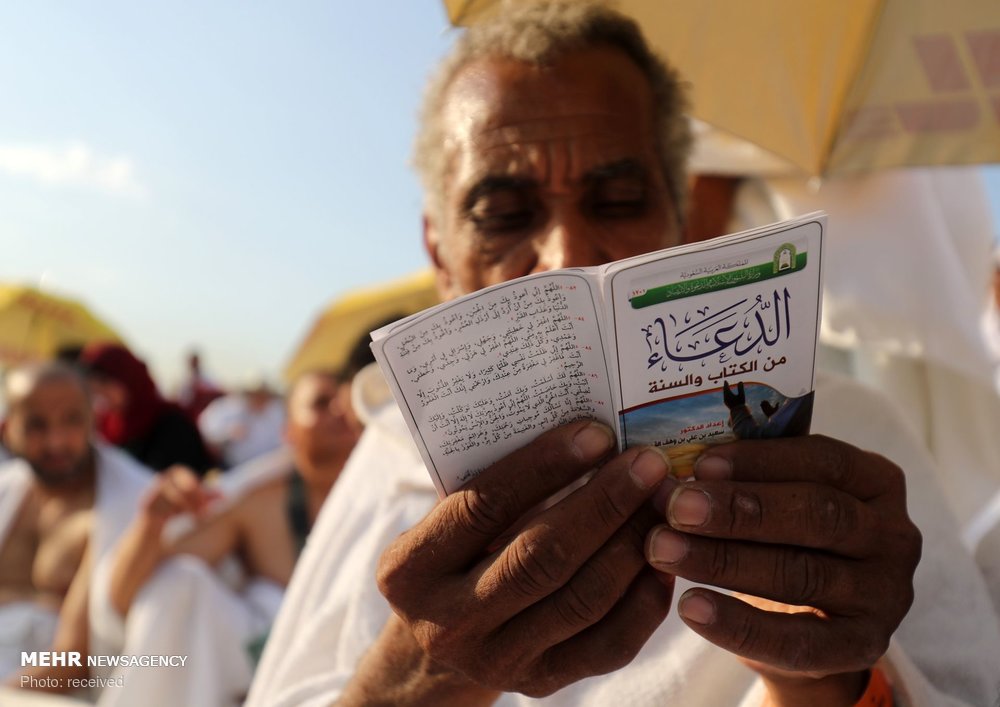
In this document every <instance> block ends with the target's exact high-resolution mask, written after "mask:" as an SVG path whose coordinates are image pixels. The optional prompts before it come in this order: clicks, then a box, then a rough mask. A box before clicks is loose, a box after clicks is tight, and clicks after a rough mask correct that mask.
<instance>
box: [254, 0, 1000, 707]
mask: <svg viewBox="0 0 1000 707" xmlns="http://www.w3.org/2000/svg"><path fill="white" fill-rule="evenodd" d="M682 109H683V99H682V96H681V92H680V89H679V85H678V80H677V78H676V76H674V75H673V74H672V73H671V72H670V71H669V70H666V69H664V68H663V67H662V65H661V64H660V63H659V62H658V61H657V60H656V59H655V58H653V57H652V56H651V55H650V54H649V52H648V50H647V48H646V46H645V43H644V42H643V40H642V38H641V36H640V34H639V32H638V30H637V29H636V27H635V26H634V24H632V23H631V22H629V21H628V20H626V19H624V18H622V17H621V16H619V15H617V14H615V13H613V12H611V11H608V10H605V9H602V8H600V7H597V6H594V5H592V4H590V3H585V2H550V3H544V4H542V5H538V6H519V7H518V9H512V11H511V13H509V14H508V15H506V16H504V17H501V18H498V19H497V20H495V21H493V22H491V23H489V24H486V25H483V26H480V27H477V28H474V29H472V30H470V31H469V32H468V33H467V34H466V35H465V36H464V37H463V38H462V39H461V40H459V43H458V46H457V47H456V49H455V51H454V52H453V53H452V55H451V57H450V58H449V59H448V60H447V61H446V62H445V64H444V67H443V69H442V70H441V73H440V75H439V77H438V80H437V81H436V82H435V84H434V85H433V86H432V88H431V91H430V92H429V94H428V103H427V109H426V112H425V114H424V124H423V128H422V133H421V136H420V138H419V140H418V153H417V162H418V166H419V167H420V168H421V170H422V171H423V176H424V179H425V186H426V188H427V191H428V198H427V210H426V215H425V219H424V233H425V243H426V246H427V250H428V252H429V254H430V257H431V259H432V261H433V263H434V266H435V269H436V271H437V274H438V282H439V286H440V290H441V293H442V295H443V296H446V297H455V296H457V295H460V294H463V293H466V292H470V291H473V290H475V289H477V288H480V287H484V286H487V285H490V284H493V283H497V282H501V281H503V280H506V279H510V278H513V277H517V276H520V275H525V274H528V273H531V272H537V271H544V270H550V269H554V268H563V267H573V266H581V265H593V264H597V263H602V262H607V261H609V260H615V259H618V258H622V257H626V256H630V255H636V254H639V253H643V252H647V251H650V250H653V249H657V248H661V247H664V246H669V245H672V244H675V243H677V242H679V239H680V229H681V224H682V215H683V209H684V199H683V197H684V191H685V190H684V184H685V177H684V168H683V165H684V157H685V153H686V147H687V142H688V137H687V131H686V127H685V121H684V118H683V115H682ZM816 400H817V411H816V415H815V420H814V422H815V427H816V428H817V429H819V430H821V431H824V432H826V433H829V434H832V435H835V436H838V437H841V438H847V439H849V440H850V441H851V442H853V443H854V444H857V445H860V446H863V447H867V448H873V447H877V448H879V449H880V450H881V451H884V452H885V453H887V454H889V455H890V456H891V457H892V458H893V459H894V461H895V462H896V463H898V464H900V465H901V466H903V467H904V468H906V470H907V472H906V476H905V477H904V474H903V472H902V471H901V469H900V467H899V466H897V465H896V464H894V463H893V462H891V461H889V460H888V459H887V458H885V457H882V456H879V455H877V454H873V453H870V452H866V451H862V449H859V448H858V446H852V444H848V443H846V442H843V441H837V440H835V439H832V438H828V437H809V438H799V439H792V440H767V441H752V442H739V443H736V444H731V445H726V446H720V447H716V448H714V449H712V450H711V451H710V452H708V453H707V454H706V455H705V456H703V457H702V458H701V459H700V460H699V461H698V463H697V465H696V469H695V471H696V481H694V482H693V483H691V484H686V485H683V486H678V485H677V484H676V483H674V482H672V481H670V480H669V478H668V473H669V469H668V466H667V463H666V461H665V460H664V458H663V457H662V456H661V455H660V454H659V453H657V452H656V451H655V450H651V449H643V448H633V449H630V450H628V451H626V452H624V453H623V454H620V455H618V454H615V453H614V438H613V433H612V431H611V430H609V429H606V428H604V427H602V426H600V425H598V424H596V423H592V422H588V421H579V422H575V423H571V424H569V425H566V426H564V427H561V428H558V429H556V430H553V431H550V432H548V433H546V434H543V435H542V436H540V437H539V438H538V439H536V440H535V441H534V442H532V443H531V444H529V445H528V446H526V447H524V448H522V449H521V450H518V451H517V452H515V453H513V454H511V455H510V456H508V457H507V458H505V459H503V460H501V461H500V462H498V463H497V464H495V465H494V466H493V467H491V468H489V469H487V470H486V471H485V472H483V473H482V474H481V475H480V476H478V477H477V478H476V479H475V480H474V481H472V482H470V483H469V485H468V486H466V487H465V488H464V489H463V490H462V491H460V492H458V493H455V494H453V495H451V496H449V497H447V498H445V499H443V500H442V501H441V502H440V503H438V504H437V505H436V506H435V505H434V494H433V491H432V488H431V485H430V482H429V480H428V479H427V478H426V472H425V471H424V470H423V469H422V465H421V463H420V460H419V456H418V455H417V454H416V452H415V451H414V450H413V448H412V447H407V446H405V440H406V437H407V432H406V430H405V427H404V426H403V425H402V423H401V421H400V418H399V416H398V413H397V412H396V411H394V410H392V409H391V407H390V409H386V410H384V411H383V412H382V413H381V414H377V415H375V416H374V418H373V422H372V423H371V424H370V425H369V426H368V428H367V431H366V434H365V436H364V437H363V438H362V440H361V442H360V444H359V447H358V449H357V450H356V452H355V455H354V457H352V460H351V462H350V463H349V464H348V468H347V469H346V470H345V472H344V475H343V476H342V478H341V481H340V483H339V484H338V487H337V489H336V490H335V492H334V494H333V495H332V496H331V497H330V498H329V499H328V500H327V504H326V506H325V507H324V509H323V512H322V513H321V516H320V519H319V521H318V524H317V528H316V530H315V531H314V538H315V539H316V541H314V542H313V543H312V544H311V545H310V547H309V548H307V551H306V554H305V556H304V557H303V560H302V565H301V568H300V570H299V571H298V572H297V573H296V577H295V580H294V581H293V583H292V586H291V587H290V590H289V594H288V595H287V597H286V605H285V607H284V608H283V611H282V614H281V615H280V616H279V620H278V623H277V625H276V627H275V631H274V633H273V636H272V642H271V644H270V645H269V647H268V651H267V652H266V653H265V657H264V661H263V664H262V666H261V669H260V671H259V673H258V678H257V682H256V683H255V685H254V687H253V689H252V690H251V695H250V704H253V705H293V704H295V705H298V704H328V703H330V702H331V701H333V700H337V699H339V700H340V704H348V705H353V704H394V705H406V704H412V705H423V704H435V705H446V704H454V705H474V704H490V703H493V702H497V703H498V704H519V703H521V702H528V701H530V698H529V697H521V696H519V695H517V694H514V693H521V694H522V695H526V696H530V697H540V698H544V699H543V700H541V702H542V703H544V704H559V705H580V704H591V705H605V704H609V703H620V704H630V705H631V704H679V705H730V704H745V705H751V704H754V705H759V704H761V703H765V704H771V705H801V704H810V705H851V704H854V703H855V702H856V701H857V700H859V699H860V698H862V696H863V697H864V699H866V700H871V702H870V704H890V703H891V700H892V699H893V697H892V694H891V693H890V689H892V690H894V691H895V695H896V697H897V698H898V700H899V703H900V704H926V705H940V704H947V703H949V702H951V703H953V704H962V703H963V701H964V703H966V704H980V703H983V702H984V701H988V700H991V699H993V697H994V696H995V685H994V684H993V681H994V677H995V676H994V674H993V672H994V671H993V667H992V666H990V660H993V659H992V658H987V657H986V655H988V654H989V653H990V652H991V651H996V650H998V649H1000V643H998V641H1000V636H998V635H997V627H996V618H995V616H994V615H993V614H992V610H991V609H990V607H989V603H988V599H987V597H986V595H985V593H984V590H983V587H982V584H981V582H980V581H979V578H978V577H977V576H976V574H975V569H974V567H973V566H972V564H971V561H970V559H969V558H968V556H967V555H963V553H962V550H961V547H960V545H959V543H958V541H957V538H956V536H955V529H954V523H953V522H952V521H951V519H950V518H949V517H948V516H947V513H946V511H944V510H943V509H942V508H941V507H940V505H938V506H937V507H935V503H936V502H937V498H938V496H939V492H938V491H937V490H936V489H935V488H934V487H933V478H932V477H933V474H932V471H931V470H930V468H929V463H928V461H927V457H926V455H924V454H922V453H921V451H920V450H919V449H918V444H917V443H915V442H914V441H913V438H912V435H911V434H910V432H909V431H908V429H907V428H906V427H905V426H904V425H901V424H899V422H898V421H897V419H896V418H895V417H894V412H893V409H892V407H891V405H889V404H887V403H886V402H885V401H883V400H881V399H880V398H878V397H877V396H876V395H874V394H871V393H869V392H867V391H865V390H864V389H863V388H860V387H858V386H854V385H852V384H850V383H847V382H843V381H839V382H832V383H826V384H821V385H819V386H818V389H817V395H816ZM859 410H864V411H865V415H866V420H865V421H864V424H859V423H860V422H861V421H860V420H858V419H857V414H858V411H859ZM591 470H595V473H594V474H593V476H592V478H591V479H590V481H589V482H588V483H586V484H585V485H583V486H580V487H579V488H577V489H576V490H575V491H574V492H573V493H571V494H569V495H568V496H566V497H565V498H564V499H563V500H561V501H559V502H558V503H556V504H555V505H552V506H551V507H549V508H547V509H546V510H544V511H542V512H540V513H537V514H536V515H533V516H529V519H528V520H527V521H526V522H523V524H520V525H519V524H518V522H519V519H522V517H523V516H524V515H525V514H526V513H527V512H528V511H529V510H531V509H532V508H534V507H535V506H536V505H537V504H538V503H539V502H541V501H542V500H543V499H545V498H547V497H548V496H550V495H551V494H552V493H553V492H555V491H557V490H559V489H560V488H562V487H565V486H567V485H570V484H572V483H573V482H575V481H577V480H578V479H579V478H580V477H581V476H583V475H584V474H586V473H587V472H588V471H591ZM907 483H909V489H907ZM908 491H909V495H910V501H911V504H912V505H911V508H912V509H913V511H912V512H913V513H914V515H915V516H919V520H920V522H921V525H922V526H923V527H924V528H925V532H926V533H927V535H928V537H929V539H930V540H931V542H928V544H927V547H926V548H925V557H924V563H923V564H922V565H921V566H920V568H919V569H917V564H918V560H919V559H920V555H921V539H920V533H919V532H918V531H917V529H916V527H915V526H914V523H913V522H912V521H911V520H910V517H909V515H908V512H907V492H908ZM425 514H426V515H425ZM664 516H665V518H666V523H664V522H663V521H664ZM414 524H415V525H414ZM411 526H412V527H411ZM512 528H515V529H516V530H514V531H513V532H512ZM404 531H405V532H404ZM400 533H402V535H400ZM500 538H502V541H500V540H498V539H500ZM383 550H384V553H383V554H382V555H381V560H379V559H378V558H379V553H381V552H382V551H383ZM915 570H916V579H914V572H915ZM376 574H377V576H378V584H379V588H380V589H381V591H382V592H383V593H384V595H385V597H386V598H387V599H388V603H386V602H385V601H384V600H383V598H382V597H381V596H379V595H378V593H377V592H376V591H375V575H376ZM675 577H677V578H678V579H677V580H676V583H677V584H678V585H681V584H683V585H684V587H683V589H684V591H678V592H676V593H677V594H679V598H678V599H677V601H676V602H674V601H673V595H674V594H675V579H674V578H675ZM687 581H694V582H700V583H705V584H710V585H714V586H717V587H720V588H723V589H728V590H734V591H736V592H740V593H741V595H740V596H741V598H742V600H741V599H740V598H737V597H734V596H732V595H730V594H728V593H720V592H717V591H713V590H709V589H706V588H703V587H691V586H690V585H689V584H687ZM915 584H916V602H915V605H914V609H913V611H912V612H911V614H910V616H909V617H907V618H906V621H905V622H904V623H903V625H902V626H900V622H901V621H903V619H904V616H906V614H907V610H908V609H909V608H910V605H911V602H912V601H914V596H915V594H914V585H915ZM678 589H680V586H678ZM959 596H960V597H961V599H958V598H957V597H959ZM672 606H674V607H675V611H674V612H671V608H672ZM668 615H669V616H668ZM685 625H686V626H687V627H688V628H689V629H690V630H686V629H685V628H684V626H685ZM897 627H899V631H898V632H897ZM894 632H896V637H897V638H898V639H899V640H898V641H897V640H892V639H893V634H894ZM970 644H972V645H974V647H972V646H971V645H970ZM945 646H947V648H945ZM609 673H610V674H609ZM597 676H603V677H597ZM887 677H888V679H889V680H890V681H891V682H892V685H893V687H892V688H890V687H888V686H887V681H886V678H887ZM505 693H506V694H505ZM880 700H881V701H880ZM865 704H869V702H865Z"/></svg>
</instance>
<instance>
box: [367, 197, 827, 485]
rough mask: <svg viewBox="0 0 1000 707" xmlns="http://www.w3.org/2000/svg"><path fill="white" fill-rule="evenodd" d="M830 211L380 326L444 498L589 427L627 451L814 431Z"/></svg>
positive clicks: (672, 451)
mask: <svg viewBox="0 0 1000 707" xmlns="http://www.w3.org/2000/svg"><path fill="white" fill-rule="evenodd" d="M825 231H826V215H825V214H823V213H814V214H809V215H807V216H803V217H800V218H797V219H793V220H790V221H785V222H781V223H777V224H773V225H771V226H766V227H763V228H759V229H754V230H751V231H744V232H742V233H737V234H732V235H728V236H720V237H719V238H715V239H712V240H709V241H703V242H701V243H696V244H690V245H684V246H678V247H676V248H669V249H667V250H662V251H657V252H655V253H649V254H647V255H641V256H637V257H634V258H628V259H625V260H620V261H617V262H614V263H609V264H607V265H602V266H599V267H592V268H571V269H567V270H556V271H551V272H545V273H538V274H536V275H528V276H526V277H522V278H518V279H516V280H511V281H509V282H505V283H503V284H500V285H495V286H493V287H489V288H486V289H483V290H480V291H478V292H474V293H472V294H469V295H466V296H465V297H462V298H459V299H456V300H453V301H451V302H445V303H443V304H440V305H438V306H436V307H433V308H431V309H428V310H425V311H424V312H420V313H418V314H416V315H413V316H412V317H409V318H407V319H404V320H402V321H399V322H396V323H394V324H391V325H389V326H387V327H383V328H382V329H379V330H377V331H375V332H373V333H372V340H373V341H372V350H373V351H374V353H375V358H376V360H377V361H378V363H379V365H380V366H381V368H382V372H383V373H384V375H385V377H386V380H387V381H388V382H389V385H390V388H391V389H392V391H393V395H394V396H395V399H396V402H397V403H398V405H399V407H400V409H401V410H402V412H403V416H404V417H405V418H406V421H407V424H408V426H409V428H410V432H411V433H412V434H413V438H414V441H415V442H416V444H417V447H418V448H419V450H420V453H421V456H422V457H423V459H424V463H425V464H426V465H427V468H428V470H429V471H430V473H431V476H432V478H433V479H434V483H435V486H436V487H437V489H438V492H439V493H441V494H442V495H444V494H447V493H451V492H452V491H454V490H456V489H458V488H460V487H461V486H462V485H463V484H465V483H466V482H468V480H469V479H471V478H473V477H474V476H475V475H476V474H478V473H479V472H481V471H482V470H483V469H485V468H486V467H488V466H489V465H490V464H492V463H493V462H495V461H497V460H499V459H501V458H502V457H504V456H505V455H507V454H509V453H510V452H512V451H514V450H515V449H518V448H519V447H522V446H524V445H525V444H527V443H528V442H530V441H531V440H532V439H534V438H535V437H537V436H538V435H539V434H541V433H542V432H544V431H545V430H548V429H551V428H553V427H557V426H559V425H561V424H564V423H567V422H570V421H572V420H577V419H580V418H593V419H597V420H600V421H602V422H604V423H605V424H607V425H609V426H611V427H612V428H614V429H617V430H618V447H619V450H624V449H626V448H628V447H632V446H636V445H658V446H663V447H666V449H667V453H668V455H669V456H670V458H671V462H672V467H673V473H674V474H676V475H677V476H681V477H683V476H687V475H690V473H691V466H692V465H693V463H694V461H695V459H697V457H698V455H700V454H701V452H702V451H703V450H704V449H705V448H706V447H707V446H708V445H710V444H718V443H720V442H727V441H732V440H735V439H750V438H760V437H776V436H790V435H798V434H805V433H807V432H808V430H809V423H810V420H811V416H812V391H813V385H814V375H815V360H816V342H817V335H818V330H819V317H820V302H821V293H822V244H823V235H824V233H825Z"/></svg>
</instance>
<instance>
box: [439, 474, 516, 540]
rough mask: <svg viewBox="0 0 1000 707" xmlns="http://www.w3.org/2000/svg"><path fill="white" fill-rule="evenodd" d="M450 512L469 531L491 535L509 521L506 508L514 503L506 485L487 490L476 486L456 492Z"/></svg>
mask: <svg viewBox="0 0 1000 707" xmlns="http://www.w3.org/2000/svg"><path fill="white" fill-rule="evenodd" d="M453 496H454V497H455V501H454V504H453V505H452V509H453V510H452V513H453V514H454V516H455V520H456V521H457V522H458V523H460V524H461V525H463V526H465V527H467V528H468V529H469V530H470V531H471V532H473V533H475V534H477V535H481V536H484V537H493V536H494V535H496V534H497V533H498V532H500V530H502V529H504V528H506V527H507V526H508V525H509V524H510V521H511V518H510V512H509V511H508V510H507V509H508V508H510V507H511V506H513V505H515V502H514V499H513V492H511V491H510V490H508V489H507V488H506V487H503V486H501V487H497V488H491V489H490V490H489V491H488V492H487V491H483V490H481V489H477V488H466V489H462V490H461V491H459V492H458V493H456V494H453Z"/></svg>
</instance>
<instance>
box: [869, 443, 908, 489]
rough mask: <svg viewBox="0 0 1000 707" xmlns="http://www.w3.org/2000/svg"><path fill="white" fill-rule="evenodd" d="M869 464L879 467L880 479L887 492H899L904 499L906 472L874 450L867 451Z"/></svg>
mask: <svg viewBox="0 0 1000 707" xmlns="http://www.w3.org/2000/svg"><path fill="white" fill-rule="evenodd" d="M867 455H868V459H869V460H870V466H871V467H872V468H878V469H881V470H882V471H881V475H882V479H883V481H884V483H885V488H886V491H887V492H888V493H892V494H901V495H902V497H903V499H904V500H905V493H906V474H905V473H904V472H903V470H902V469H901V468H899V466H898V465H896V464H895V463H894V462H892V461H890V460H889V459H887V458H885V457H883V456H882V455H881V454H878V453H876V452H867Z"/></svg>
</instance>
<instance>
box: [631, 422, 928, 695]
mask: <svg viewBox="0 0 1000 707" xmlns="http://www.w3.org/2000/svg"><path fill="white" fill-rule="evenodd" d="M695 479H696V480H695V481H693V482H691V483H688V484H682V485H681V486H680V487H678V488H677V489H676V490H674V491H673V493H672V494H671V496H670V497H669V499H668V500H667V504H666V513H667V520H668V523H669V525H664V526H659V527H657V528H655V529H653V530H652V531H651V532H650V534H649V537H648V540H647V551H646V553H647V558H648V559H649V561H650V562H651V564H652V565H653V566H654V567H655V568H656V569H658V570H660V571H662V572H666V573H669V574H672V575H676V576H679V577H685V578H687V579H689V580H692V581H695V582H700V583H705V584H711V585H715V586H717V587H721V588H724V589H729V590H734V591H736V592H740V593H743V594H747V595H751V596H749V597H744V599H746V601H741V600H740V599H738V598H735V597H733V596H729V595H726V594H721V593H719V592H715V591H711V590H708V589H703V588H697V589H691V590H689V591H687V592H686V593H685V594H684V595H683V596H682V597H681V598H680V601H679V602H678V610H679V613H680V614H681V616H682V617H683V618H684V620H685V622H686V623H687V624H688V626H690V627H691V628H692V629H693V630H694V631H696V632H697V633H699V634H701V635H702V636H704V637H705V638H706V639H708V640H709V641H711V642H712V643H715V644H716V645H718V646H720V647H722V648H725V649H727V650H729V651H731V652H733V653H735V654H737V655H738V656H740V657H741V658H742V659H743V660H744V662H746V663H747V664H748V665H750V667H752V668H753V669H754V670H756V671H757V672H758V673H760V674H761V675H762V676H763V677H764V679H765V682H767V683H768V687H769V688H772V692H773V688H774V686H775V685H777V686H778V687H779V690H780V689H783V687H789V688H790V689H791V690H792V691H796V692H799V694H802V693H801V692H800V690H801V689H802V688H808V687H809V686H810V685H812V684H815V685H819V684H821V683H822V684H824V685H827V686H829V685H830V682H831V680H833V681H834V682H836V681H837V680H838V679H839V680H840V685H841V686H850V690H851V691H853V692H858V687H859V686H860V688H861V690H863V685H864V676H865V675H866V672H865V671H867V670H868V669H869V668H871V666H872V665H874V663H875V662H876V661H877V660H878V659H879V658H880V657H881V656H882V655H883V653H885V651H886V649H887V647H888V645H889V638H890V636H891V635H892V633H893V631H895V629H896V627H897V626H898V625H899V623H900V622H901V621H902V619H903V617H904V616H905V615H906V612H907V611H908V610H909V608H910V604H911V603H912V601H913V574H914V571H915V570H916V567H917V563H918V561H919V560H920V548H921V537H920V532H919V531H918V530H917V528H916V526H915V525H914V524H913V523H912V522H911V521H910V519H909V516H908V515H907V511H906V484H905V480H904V476H903V472H902V471H901V470H900V469H899V467H897V466H896V465H894V464H893V463H892V462H890V461H888V460H887V459H885V458H883V457H881V456H879V455H877V454H873V453H869V452H864V451H861V450H859V449H857V448H855V447H852V446H850V445H848V444H845V443H843V442H839V441H837V440H833V439H829V438H826V437H820V436H811V437H800V438H793V439H780V440H759V441H744V442H736V443H733V444H727V445H720V446H717V447H713V448H712V449H710V450H709V451H707V452H706V453H705V455H704V456H703V457H702V458H701V459H700V460H699V462H698V464H697V465H696V467H695ZM757 597H760V598H761V599H763V600H764V601H762V600H758V599H756V598H757ZM766 600H770V601H766ZM774 602H778V604H775V603H774ZM789 605H791V606H789ZM856 697H857V696H855V699H856ZM848 703H849V702H848Z"/></svg>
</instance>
